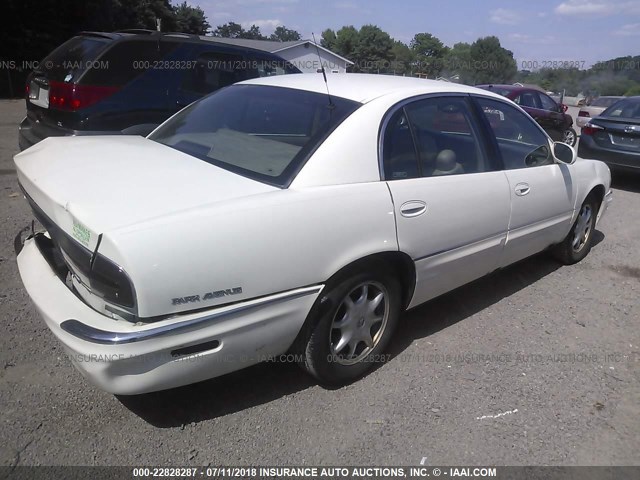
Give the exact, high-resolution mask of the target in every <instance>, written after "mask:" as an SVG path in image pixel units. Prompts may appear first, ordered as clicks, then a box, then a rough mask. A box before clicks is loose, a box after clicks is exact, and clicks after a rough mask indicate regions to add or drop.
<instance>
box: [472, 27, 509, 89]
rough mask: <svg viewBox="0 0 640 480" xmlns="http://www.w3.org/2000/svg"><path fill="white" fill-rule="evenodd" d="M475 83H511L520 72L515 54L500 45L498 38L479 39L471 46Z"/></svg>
mask: <svg viewBox="0 0 640 480" xmlns="http://www.w3.org/2000/svg"><path fill="white" fill-rule="evenodd" d="M470 54H471V73H472V75H473V82H474V83H476V84H478V83H510V82H511V80H512V79H513V77H514V76H515V75H516V72H517V71H518V67H517V65H516V61H515V60H514V58H513V52H511V51H510V50H507V49H506V48H503V47H502V46H501V45H500V40H498V37H484V38H479V39H478V40H476V41H475V42H473V44H472V45H471V49H470Z"/></svg>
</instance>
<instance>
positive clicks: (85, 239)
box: [72, 219, 91, 247]
mask: <svg viewBox="0 0 640 480" xmlns="http://www.w3.org/2000/svg"><path fill="white" fill-rule="evenodd" d="M72 234H73V237H74V238H75V239H76V240H78V241H79V242H80V243H81V244H83V245H84V246H85V247H88V246H89V240H90V239H91V231H89V229H88V228H87V227H85V226H84V225H82V224H81V223H80V222H78V221H77V220H75V219H74V220H73V232H72Z"/></svg>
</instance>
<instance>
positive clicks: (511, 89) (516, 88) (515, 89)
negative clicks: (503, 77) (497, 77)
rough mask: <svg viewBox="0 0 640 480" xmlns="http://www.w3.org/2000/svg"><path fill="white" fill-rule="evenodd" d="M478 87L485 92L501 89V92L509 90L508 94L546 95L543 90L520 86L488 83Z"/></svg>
mask: <svg viewBox="0 0 640 480" xmlns="http://www.w3.org/2000/svg"><path fill="white" fill-rule="evenodd" d="M476 87H478V88H482V89H483V90H489V91H490V90H491V89H493V88H496V89H500V90H507V91H508V92H512V93H513V92H528V91H534V92H541V93H545V92H542V91H541V90H538V89H537V88H532V87H521V86H520V85H508V84H507V85H502V84H498V83H487V84H484V85H476Z"/></svg>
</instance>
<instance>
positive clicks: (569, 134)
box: [562, 128, 578, 147]
mask: <svg viewBox="0 0 640 480" xmlns="http://www.w3.org/2000/svg"><path fill="white" fill-rule="evenodd" d="M577 141H578V134H577V133H576V131H575V130H574V129H573V128H567V129H566V130H565V131H564V132H563V133H562V142H563V143H566V144H567V145H569V146H570V147H575V145H576V142H577Z"/></svg>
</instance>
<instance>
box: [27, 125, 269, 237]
mask: <svg viewBox="0 0 640 480" xmlns="http://www.w3.org/2000/svg"><path fill="white" fill-rule="evenodd" d="M15 163H16V167H17V172H18V179H19V181H20V184H21V185H22V187H23V189H24V190H25V193H26V194H27V195H28V196H29V197H30V198H31V199H32V200H33V202H34V203H35V204H36V205H37V206H38V207H39V208H40V209H41V210H42V211H43V212H44V214H45V215H47V216H48V217H49V218H50V219H51V221H53V222H54V223H55V224H56V225H57V226H58V227H60V228H61V229H62V230H64V231H65V232H66V233H67V234H69V235H71V236H72V237H73V238H74V239H76V240H77V241H78V242H79V243H81V244H82V245H84V246H85V247H86V248H89V249H90V250H93V249H95V248H96V245H97V241H98V236H99V234H101V233H105V232H108V231H111V230H114V229H117V228H120V227H124V226H128V225H134V224H137V223H141V222H144V221H146V220H149V219H152V218H156V217H160V216H163V215H168V214H171V213H175V212H179V211H183V210H188V209H191V208H195V207H198V206H202V205H206V204H212V203H216V202H222V201H228V200H232V199H234V198H239V197H245V196H249V195H255V194H260V193H266V192H269V191H274V190H277V188H276V187H273V186H269V185H266V184H263V183H260V182H258V181H255V180H251V179H248V178H245V177H242V176H240V175H237V174H234V173H231V172H228V171H226V170H223V169H221V168H218V167H216V166H214V165H211V164H208V163H206V162H204V161H201V160H199V159H197V158H195V157H192V156H190V155H187V154H185V153H182V152H179V151H177V150H175V149H173V148H171V147H168V146H165V145H162V144H159V143H157V142H154V141H151V140H148V139H146V138H143V137H135V136H118V137H112V136H100V137H55V138H48V139H46V140H44V141H42V142H40V143H39V144H37V145H35V146H34V147H31V148H30V149H28V150H25V151H24V152H22V153H20V154H18V155H16V157H15Z"/></svg>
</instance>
